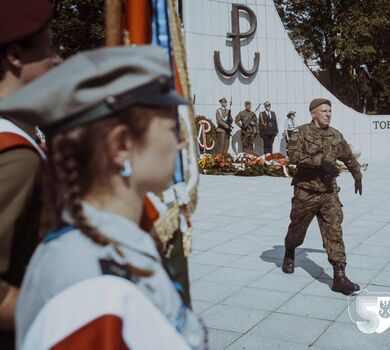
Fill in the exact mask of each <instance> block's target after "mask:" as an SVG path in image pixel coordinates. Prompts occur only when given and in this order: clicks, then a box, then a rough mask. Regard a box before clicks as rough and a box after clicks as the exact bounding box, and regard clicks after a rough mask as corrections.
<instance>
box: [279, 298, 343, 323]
mask: <svg viewBox="0 0 390 350" xmlns="http://www.w3.org/2000/svg"><path fill="white" fill-rule="evenodd" d="M330 305H332V306H331V307H329V306H330ZM346 307H347V302H346V301H345V300H337V299H329V298H324V297H319V296H314V295H305V294H297V295H295V296H294V297H293V298H292V299H290V300H289V301H288V303H285V304H283V305H282V306H281V307H280V308H278V310H277V311H278V312H281V313H285V314H290V315H298V316H306V317H312V318H319V319H323V320H330V321H331V320H334V319H336V318H337V317H338V316H339V315H340V314H341V313H342V312H343V311H344V310H345V308H346Z"/></svg>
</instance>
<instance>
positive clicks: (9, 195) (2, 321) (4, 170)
mask: <svg viewBox="0 0 390 350" xmlns="http://www.w3.org/2000/svg"><path fill="white" fill-rule="evenodd" d="M40 169H41V160H40V159H39V157H38V155H37V154H35V152H34V151H32V150H30V149H27V148H19V149H14V150H10V151H6V152H3V153H1V154H0V184H1V185H0V273H4V272H5V271H6V270H7V269H8V264H9V258H10V255H11V243H12V238H13V234H14V229H15V225H16V221H17V218H18V217H19V216H20V214H21V213H22V211H23V209H24V205H25V202H26V201H27V199H28V198H29V196H30V195H31V193H32V190H33V188H34V187H35V185H36V181H37V177H38V176H40ZM37 205H38V204H37ZM27 224H28V223H27ZM13 296H15V291H14V288H13V287H12V286H10V285H9V284H8V283H6V282H5V281H3V280H0V327H2V326H3V325H4V326H5V328H8V327H7V324H8V325H9V322H10V318H9V312H8V311H7V310H11V309H12V308H13V307H14V305H13V304H12V303H13V301H15V298H14V297H13ZM2 311H4V312H2Z"/></svg>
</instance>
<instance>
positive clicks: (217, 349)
mask: <svg viewBox="0 0 390 350" xmlns="http://www.w3.org/2000/svg"><path fill="white" fill-rule="evenodd" d="M208 336H209V348H210V349H212V350H223V349H226V348H227V346H229V345H230V344H231V343H233V342H234V341H235V340H236V339H238V338H239V337H241V336H242V334H241V333H236V332H227V331H221V330H219V329H208Z"/></svg>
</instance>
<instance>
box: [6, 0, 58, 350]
mask: <svg viewBox="0 0 390 350" xmlns="http://www.w3.org/2000/svg"><path fill="white" fill-rule="evenodd" d="M51 13H52V8H51V4H50V3H49V2H48V1H47V0H34V1H30V0H29V1H27V0H26V1H22V0H19V1H1V2H0V51H1V50H2V49H5V48H6V47H7V46H8V45H9V44H12V43H16V44H17V43H19V42H22V41H23V40H25V39H28V38H30V37H31V36H33V35H34V34H35V33H37V32H39V31H40V30H41V29H43V28H44V27H46V26H47V25H48V24H49V22H50V19H51ZM1 59H2V57H0V60H1ZM3 74H5V72H2V69H1V67H0V79H4V77H3ZM6 98H7V97H6ZM35 138H36V134H35V131H34V127H33V126H32V125H31V124H30V123H28V122H26V121H15V120H14V119H13V118H12V117H10V116H8V115H7V114H6V113H1V112H0V183H1V186H0V304H1V303H2V302H3V300H4V298H5V297H6V295H7V294H8V292H9V290H10V287H11V286H14V287H19V286H20V285H21V283H22V278H23V275H24V272H25V269H26V266H27V264H28V261H29V259H30V257H31V255H32V253H33V251H34V249H35V247H36V244H37V242H38V229H39V217H40V210H41V167H42V160H43V159H44V158H45V155H44V152H43V151H42V149H41V148H40V146H39V145H38V144H37V142H36V140H35ZM12 333H13V332H10V331H2V330H0V344H1V349H12V348H13V346H14V345H13V343H14V340H13V334H12Z"/></svg>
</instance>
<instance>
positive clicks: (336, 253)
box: [282, 99, 362, 295]
mask: <svg viewBox="0 0 390 350" xmlns="http://www.w3.org/2000/svg"><path fill="white" fill-rule="evenodd" d="M309 109H310V112H311V116H312V118H313V120H312V122H311V123H310V124H305V125H302V126H300V127H298V128H297V129H295V131H294V132H293V134H292V136H291V138H290V142H289V144H288V151H289V157H290V162H291V163H292V164H296V166H297V173H296V175H295V176H294V178H293V182H292V185H294V186H295V187H294V197H293V199H292V208H291V214H290V218H291V223H290V226H289V228H288V232H287V235H286V238H285V248H286V251H285V257H284V261H283V267H282V269H283V272H285V273H293V272H294V254H295V248H296V247H298V246H300V245H301V244H302V243H303V240H304V238H305V235H306V230H307V228H308V226H309V224H310V223H311V221H312V220H313V218H314V216H316V217H317V220H318V224H319V227H320V231H321V235H322V240H323V245H324V248H325V249H326V252H327V254H328V260H329V262H330V263H331V264H332V265H333V270H334V278H333V285H332V290H333V291H335V292H341V293H343V294H346V295H350V294H353V293H356V292H357V291H359V290H360V287H359V285H357V284H355V283H352V282H351V281H350V280H349V279H348V278H347V277H346V275H345V266H346V255H345V248H344V242H343V237H342V228H341V223H342V220H343V212H342V205H341V202H340V200H339V197H338V192H339V191H340V188H339V187H337V183H336V179H335V178H336V177H337V176H338V174H339V171H338V169H337V167H336V160H340V161H342V162H344V164H345V165H346V167H347V168H348V170H349V171H350V172H351V174H352V176H353V178H354V179H355V193H359V194H360V195H361V194H362V174H361V172H360V164H359V163H358V162H357V161H356V159H355V157H354V156H353V154H352V151H351V148H350V147H349V146H348V144H347V142H346V141H345V139H344V137H343V135H342V134H341V133H340V132H339V131H338V130H336V129H334V128H332V127H330V126H329V123H330V120H331V116H332V109H331V102H330V101H329V100H326V99H315V100H313V101H312V102H311V103H310V107H309Z"/></svg>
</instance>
